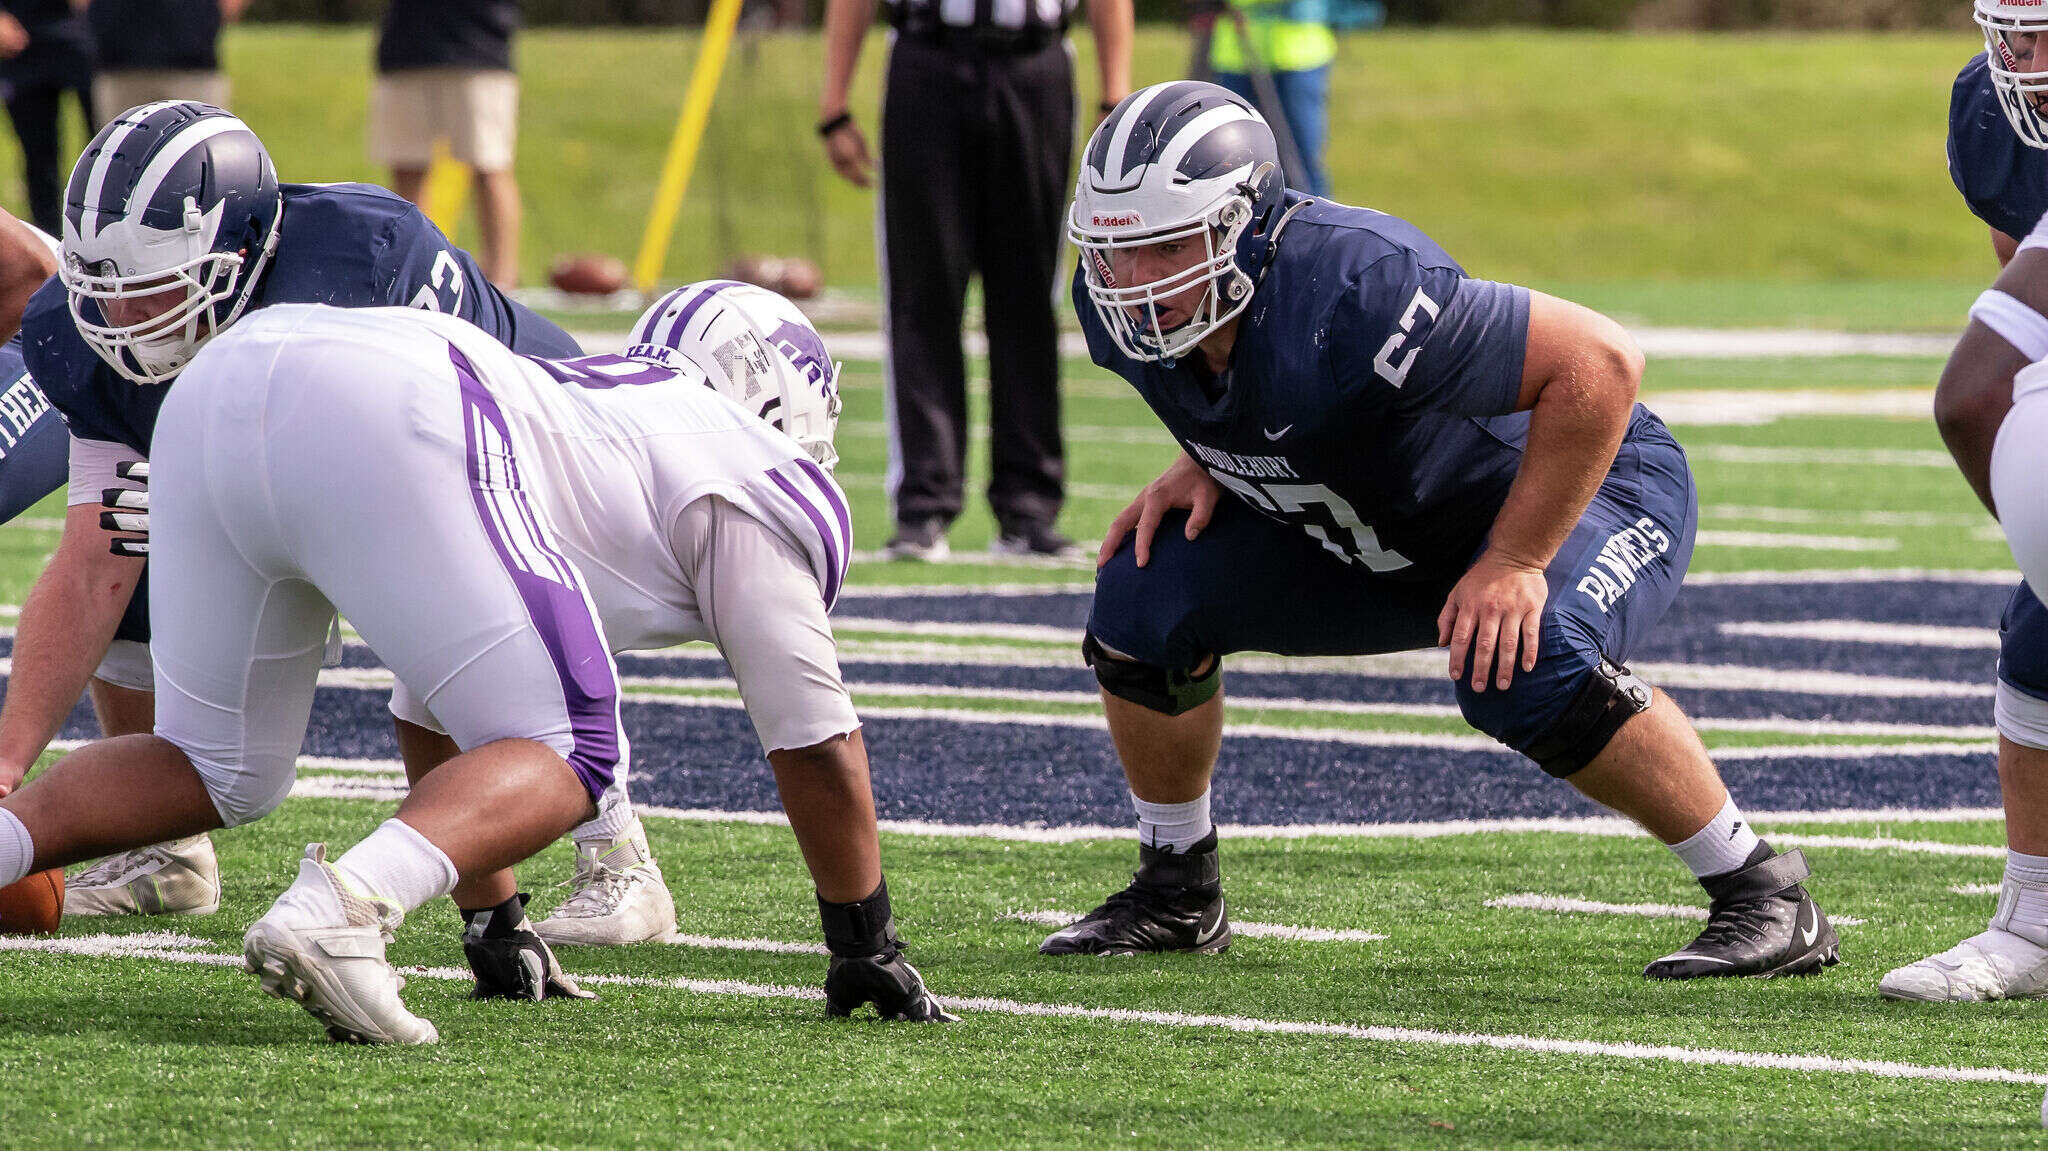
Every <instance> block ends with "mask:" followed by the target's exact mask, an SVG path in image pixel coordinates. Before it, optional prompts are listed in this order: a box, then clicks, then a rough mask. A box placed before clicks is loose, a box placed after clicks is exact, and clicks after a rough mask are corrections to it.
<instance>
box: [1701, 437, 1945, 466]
mask: <svg viewBox="0 0 2048 1151" xmlns="http://www.w3.org/2000/svg"><path fill="white" fill-rule="evenodd" d="M1685 454H1686V456H1687V457H1689V458H1691V459H1694V460H1712V461H1714V462H1715V463H1718V464H1765V465H1772V466H1779V467H1812V466H1814V465H1817V464H1818V465H1827V466H1846V467H1880V468H1940V469H1942V470H1944V471H1946V470H1949V469H1951V468H1954V467H1955V466H1956V461H1955V457H1954V456H1951V455H1949V454H1948V453H1947V452H1945V451H1940V450H1938V449H1935V448H1789V447H1758V446H1753V445H1749V444H1695V445H1690V446H1688V447H1687V448H1686V449H1685Z"/></svg>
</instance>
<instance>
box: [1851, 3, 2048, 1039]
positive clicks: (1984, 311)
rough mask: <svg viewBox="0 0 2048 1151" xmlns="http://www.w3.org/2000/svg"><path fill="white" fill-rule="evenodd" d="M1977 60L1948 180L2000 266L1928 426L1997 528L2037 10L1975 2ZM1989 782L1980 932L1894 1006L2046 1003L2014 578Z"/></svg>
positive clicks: (1901, 977) (2043, 238)
mask: <svg viewBox="0 0 2048 1151" xmlns="http://www.w3.org/2000/svg"><path fill="white" fill-rule="evenodd" d="M1975 16H1976V20H1977V23H1978V25H1979V26H1981V27H1982V28H1983V30H1984V36H1985V47H1986V52H1985V54H1984V55H1981V56H1978V57H1976V58H1975V59H1973V60H1971V61H1970V62H1969V64H1967V65H1965V66H1964V68H1963V70H1962V72H1961V73H1960V74H1959V75H1957V77H1956V83H1955V90H1954V95H1953V96H1952V98H1951V99H1950V102H1949V135H1948V162H1949V175H1950V176H1951V177H1953V178H1954V180H1955V184H1956V189H1957V190H1958V191H1960V192H1961V193H1962V194H1963V200H1964V202H1966V203H1967V204H1968V205H1969V207H1970V211H1971V212H1973V213H1974V214H1975V215H1976V216H1977V218H1978V219H1980V220H1982V221H1984V223H1985V224H1987V225H1988V226H1989V227H1990V229H1991V247H1992V251H1993V252H1994V253H1995V254H1996V255H1997V257H1998V262H1999V265H2000V267H2001V268H2002V269H2003V271H2002V272H2001V274H2000V275H1999V277H1998V281H1997V283H1996V284H1994V285H1993V286H1992V288H1991V290H1989V291H1987V292H1985V293H1984V294H1983V295H1981V296H1979V297H1978V299H1977V302H1976V303H1975V304H1974V305H1973V306H1972V307H1971V309H1970V318H1971V323H1970V325H1969V327H1968V328H1967V329H1966V330H1965V331H1964V333H1963V337H1962V339H1961V340H1960V341H1958V342H1957V344H1956V347H1955V350H1954V351H1953V352H1952V353H1950V355H1949V361H1948V364H1947V366H1946V367H1945V368H1944V369H1943V371H1942V376H1941V383H1940V385H1939V386H1938V387H1937V388H1936V390H1935V397H1934V415H1935V422H1936V423H1937V424H1938V425H1939V426H1940V428H1941V434H1942V439H1943V440H1944V441H1945V442H1946V443H1947V444H1948V447H1949V451H1950V452H1951V453H1953V454H1954V456H1955V458H1956V463H1957V465H1958V466H1959V467H1960V468H1961V469H1962V472H1963V474H1964V476H1965V477H1967V478H1968V479H1969V481H1970V486H1971V488H1972V489H1973V490H1975V491H1976V493H1977V496H1978V498H1979V499H1981V500H1982V501H1983V503H1984V506H1985V507H1987V508H1990V509H1991V512H1992V514H1993V515H1995V516H1998V517H1999V519H2000V520H2001V521H2002V522H2004V523H2005V524H2006V525H2007V527H2008V528H2010V527H2011V524H2012V521H2013V517H2014V515H2017V514H2021V513H2023V512H2024V511H2026V510H2027V509H2022V508H2006V509H2000V508H1999V507H1997V506H1996V503H1995V501H1994V500H1993V497H1992V487H1991V454H1992V445H1993V444H1994V443H1995V442H1996V440H1997V436H1998V431H1999V427H2000V426H2001V424H2003V423H2004V421H2005V419H2006V416H2007V413H2008V412H2009V411H2010V410H2011V408H2012V403H2013V376H2014V375H2015V374H2016V373H2017V372H2018V371H2019V370H2020V369H2022V368H2024V367H2026V366H2027V365H2028V364H2029V363H2030V362H2034V361H2038V360H2040V359H2043V358H2048V320H2043V319H2042V316H2041V313H2042V312H2043V311H2048V252H2044V251H2043V250H2042V249H2043V247H2044V246H2048V231H2044V230H2043V228H2042V219H2043V215H2044V213H2048V122H2044V120H2043V118H2042V114H2041V103H2042V100H2043V94H2044V93H2048V14H2044V13H2043V12H2042V11H2041V8H2040V5H2039V4H2037V3H2005V2H2000V0H1980V2H1979V3H1977V4H1976V5H1975ZM1996 693H1997V694H1996V696H1995V697H1994V698H1995V702H1994V704H1993V715H1994V717H1995V720H1996V723H1997V726H1998V783H1999V790H2000V792H2001V793H2002V798H2003V799H2004V803H2005V817H2006V818H2005V842H2006V864H2005V878H2004V882H2003V883H2002V884H2001V885H2000V891H1999V897H1998V907H1997V910H1996V911H1995V912H1994V913H1993V915H1992V917H1991V922H1990V924H1989V925H1988V926H1987V928H1986V930H1984V931H1982V932H1980V933H1978V934H1977V935H1973V936H1971V937H1970V938H1968V939H1965V940H1963V941H1962V942H1961V943H1958V944H1957V945H1956V946H1954V947H1952V948H1949V949H1948V950H1947V951H1943V952H1940V953H1938V954H1936V955H1931V956H1928V957H1927V958H1925V959H1922V960H1919V961H1917V962H1914V963H1909V964H1907V965H1906V966H1904V967H1900V968H1898V969H1896V970H1894V971H1891V972H1890V973H1888V974H1886V975H1885V977H1884V978H1883V980H1881V981H1880V982H1879V984H1878V989H1879V990H1880V991H1881V992H1882V993H1883V994H1884V995H1885V996H1887V997H1889V998H1893V999H1919V1000H1933V1001H1961V1002H1968V1001H1973V1000H1986V999H2018V998H2031V997H2036V996H2041V995H2048V608H2043V607H2042V605H2041V601H2040V599H2039V598H2037V597H2036V596H2035V594H2034V590H2033V588H2032V587H2030V586H2029V585H2028V584H2027V583H2026V582H2024V581H2022V582H2021V584H2020V585H2019V587H2018V588H2016V589H2015V590H2014V591H2013V595H2012V598H2011V599H2010V600H2009V601H2007V603H2006V607H2005V614H2004V618H2003V619H2002V620H2001V621H2000V628H1999V652H1998V682H1997V685H1996Z"/></svg>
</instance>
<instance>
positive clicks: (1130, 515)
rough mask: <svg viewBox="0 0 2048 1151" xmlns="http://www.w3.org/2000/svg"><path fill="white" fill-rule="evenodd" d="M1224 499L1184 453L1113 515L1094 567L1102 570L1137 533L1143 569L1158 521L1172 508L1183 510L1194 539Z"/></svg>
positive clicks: (1213, 482)
mask: <svg viewBox="0 0 2048 1151" xmlns="http://www.w3.org/2000/svg"><path fill="white" fill-rule="evenodd" d="M1222 497H1223V485H1221V484H1219V483H1217V482H1216V479H1215V477H1213V476H1211V475H1210V474H1209V473H1208V472H1207V471H1206V470H1204V469H1203V467H1202V465H1200V464H1198V463H1196V462H1195V461H1194V460H1193V459H1192V458H1190V457H1189V456H1188V454H1187V453H1186V452H1182V453H1181V454H1180V458H1179V459H1177V460H1175V461H1173V464H1172V466H1171V467H1168V468H1167V469H1166V470H1165V471H1164V472H1162V473H1160V476H1159V478H1158V479H1156V480H1153V481H1152V482H1151V483H1149V484H1146V485H1145V490H1144V491H1142V492H1139V493H1138V498H1137V499H1135V500H1132V501H1131V506H1129V507H1127V508H1125V509H1124V510H1122V511H1120V512H1118V513H1117V514H1116V518H1115V519H1114V520H1111V521H1110V524H1109V532H1108V534H1106V535H1104V536H1103V537H1102V548H1101V550H1099V551H1097V552H1096V553H1095V566H1096V567H1101V566H1102V565H1103V564H1106V563H1108V562H1109V557H1111V556H1113V555H1115V554H1116V549H1117V545H1119V544H1121V543H1123V542H1124V536H1125V535H1127V534H1129V533H1130V531H1131V529H1133V528H1136V529H1137V532H1138V538H1137V548H1138V566H1139V567H1144V566H1145V565H1146V564H1147V563H1150V562H1151V560H1152V536H1153V534H1154V533H1155V532H1157V531H1158V530H1159V521H1160V519H1161V518H1163V517H1164V516H1165V515H1166V513H1167V512H1170V511H1172V510H1174V509H1175V508H1186V509H1187V512H1188V526H1187V531H1186V533H1185V534H1186V536H1187V538H1189V539H1194V538H1195V537H1196V536H1198V535H1201V534H1202V529H1203V528H1205V527H1208V526H1209V517H1210V516H1212V515H1215V514H1216V501H1217V500H1219V499H1221V498H1222Z"/></svg>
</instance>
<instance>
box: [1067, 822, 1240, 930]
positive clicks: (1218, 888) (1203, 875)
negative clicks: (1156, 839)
mask: <svg viewBox="0 0 2048 1151" xmlns="http://www.w3.org/2000/svg"><path fill="white" fill-rule="evenodd" d="M1229 946H1230V916H1229V915H1228V914H1226V912H1225V910H1224V906H1223V875H1222V869H1221V868H1220V866H1219V865H1218V864H1217V861H1216V833H1215V832H1214V831H1213V830H1212V831H1210V832H1209V834H1208V835H1206V836H1204V837H1203V838H1202V841H1201V842H1200V843H1197V844H1196V845H1195V846H1193V847H1191V848H1189V849H1188V850H1187V851H1185V852H1176V851H1173V850H1171V849H1168V848H1158V847H1147V846H1145V845H1144V844H1139V845H1138V873H1137V874H1136V875H1134V876H1132V877H1131V885H1130V886H1129V887H1126V888H1124V889H1123V890H1122V891H1119V892H1117V893H1116V894H1115V895H1112V896H1110V897H1109V900H1108V901H1107V902H1105V903H1104V904H1103V905H1102V906H1101V907H1098V908H1096V909H1095V910H1093V911H1091V912H1089V913H1088V914H1086V915H1084V916H1082V917H1081V918H1080V919H1078V920H1076V921H1075V922H1073V923H1071V924H1069V925H1067V926H1065V927H1062V928H1060V929H1059V930H1058V931H1055V932H1053V933H1052V934H1051V935H1048V936H1046V937H1045V942H1043V943H1040V944H1039V945H1038V951H1039V954H1041V955H1136V954H1138V953H1140V952H1159V951H1195V952H1203V953H1213V952H1218V951H1222V950H1225V949H1226V948H1228V947H1229Z"/></svg>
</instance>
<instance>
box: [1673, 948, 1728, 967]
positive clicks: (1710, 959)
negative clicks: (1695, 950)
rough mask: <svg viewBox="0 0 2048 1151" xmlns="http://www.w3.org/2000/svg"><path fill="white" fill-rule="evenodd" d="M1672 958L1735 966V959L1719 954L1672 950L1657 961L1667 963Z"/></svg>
mask: <svg viewBox="0 0 2048 1151" xmlns="http://www.w3.org/2000/svg"><path fill="white" fill-rule="evenodd" d="M1674 959H1690V960H1692V961H1693V962H1694V963H1718V964H1721V965H1722V966H1723V967H1733V966H1735V961H1734V960H1733V959H1722V958H1720V957H1719V956H1714V955H1694V954H1691V953H1690V952H1685V951H1674V952H1672V953H1671V954H1669V955H1667V956H1665V957H1664V958H1662V959H1659V960H1658V961H1657V962H1659V963H1669V962H1671V961H1672V960H1674Z"/></svg>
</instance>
